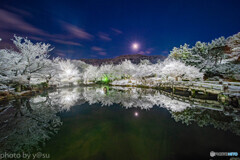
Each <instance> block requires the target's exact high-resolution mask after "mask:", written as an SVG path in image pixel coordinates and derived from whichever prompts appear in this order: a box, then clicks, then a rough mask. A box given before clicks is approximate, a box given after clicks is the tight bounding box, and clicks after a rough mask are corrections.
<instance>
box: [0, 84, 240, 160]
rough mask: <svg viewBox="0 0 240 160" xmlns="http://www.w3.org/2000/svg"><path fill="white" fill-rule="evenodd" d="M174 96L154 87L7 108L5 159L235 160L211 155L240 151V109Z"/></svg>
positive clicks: (87, 92) (2, 130)
mask: <svg viewBox="0 0 240 160" xmlns="http://www.w3.org/2000/svg"><path fill="white" fill-rule="evenodd" d="M167 95H169V94H164V93H163V92H161V91H158V90H153V89H140V88H130V87H124V88H122V87H108V86H95V87H74V88H62V89H57V90H52V91H46V92H44V93H42V94H40V95H37V96H35V97H31V98H27V97H25V98H22V99H17V100H13V101H10V102H5V103H3V102H2V103H1V108H0V110H1V113H0V156H1V158H3V159H4V158H6V159H18V158H19V159H24V158H25V159H27V158H26V156H25V157H24V154H25V155H26V154H29V156H30V157H29V158H30V159H33V158H38V159H54V160H62V159H64V160H71V159H72V160H77V159H81V160H82V159H91V160H92V159H96V160H101V159H114V160H115V159H119V160H123V159H124V160H125V159H131V160H134V159H138V160H146V159H147V160H154V159H156V160H159V159H163V160H172V159H174V160H175V159H194V160H196V159H217V158H226V159H229V158H230V157H226V156H225V157H211V156H210V152H211V151H214V152H238V151H240V147H239V144H240V137H239V135H240V112H239V111H238V110H237V109H234V108H231V107H226V106H221V105H220V104H218V102H217V101H216V102H215V103H213V104H214V105H212V104H211V105H210V104H207V102H208V101H206V103H199V102H196V101H194V100H193V101H185V100H184V98H181V97H180V98H179V97H178V98H174V96H172V97H171V96H167ZM211 101H213V100H211ZM14 153H15V154H18V155H13V154H14ZM11 156H12V157H11ZM14 156H19V157H17V158H16V157H15V158H14ZM34 156H35V157H34ZM1 158H0V159H1Z"/></svg>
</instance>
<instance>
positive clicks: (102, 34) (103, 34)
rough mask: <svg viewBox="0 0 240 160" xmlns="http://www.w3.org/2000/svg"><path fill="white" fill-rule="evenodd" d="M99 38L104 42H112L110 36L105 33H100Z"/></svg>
mask: <svg viewBox="0 0 240 160" xmlns="http://www.w3.org/2000/svg"><path fill="white" fill-rule="evenodd" d="M98 37H99V38H100V39H102V40H104V41H111V40H112V38H110V37H109V35H108V34H106V33H103V32H99V33H98Z"/></svg>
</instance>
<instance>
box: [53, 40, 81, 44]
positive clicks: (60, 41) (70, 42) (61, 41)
mask: <svg viewBox="0 0 240 160" xmlns="http://www.w3.org/2000/svg"><path fill="white" fill-rule="evenodd" d="M52 41H53V42H56V43H59V44H66V45H72V46H83V45H82V44H80V43H77V42H73V41H65V40H60V39H52Z"/></svg>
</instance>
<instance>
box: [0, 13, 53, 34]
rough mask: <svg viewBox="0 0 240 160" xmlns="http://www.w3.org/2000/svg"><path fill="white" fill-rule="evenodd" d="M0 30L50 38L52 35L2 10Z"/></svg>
mask: <svg viewBox="0 0 240 160" xmlns="http://www.w3.org/2000/svg"><path fill="white" fill-rule="evenodd" d="M0 15H1V18H0V24H1V25H0V30H1V32H4V31H8V32H9V31H15V32H16V31H17V32H21V33H30V34H33V35H41V36H46V37H49V36H50V35H49V34H47V33H46V32H44V31H43V30H41V29H38V28H36V27H34V26H33V25H31V24H29V23H27V22H25V21H24V20H23V18H22V17H20V16H19V15H17V14H14V13H11V12H9V11H6V10H3V9H0Z"/></svg>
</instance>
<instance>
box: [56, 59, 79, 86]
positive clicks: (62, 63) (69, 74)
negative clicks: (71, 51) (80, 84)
mask: <svg viewBox="0 0 240 160" xmlns="http://www.w3.org/2000/svg"><path fill="white" fill-rule="evenodd" d="M58 64H59V67H60V69H61V72H60V73H59V78H60V81H61V82H67V83H75V84H76V83H77V80H79V79H80V78H79V77H80V75H79V71H78V69H77V67H76V66H75V65H74V64H73V63H71V61H70V60H69V59H67V60H59V62H58Z"/></svg>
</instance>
